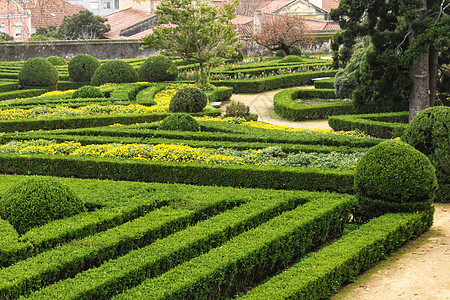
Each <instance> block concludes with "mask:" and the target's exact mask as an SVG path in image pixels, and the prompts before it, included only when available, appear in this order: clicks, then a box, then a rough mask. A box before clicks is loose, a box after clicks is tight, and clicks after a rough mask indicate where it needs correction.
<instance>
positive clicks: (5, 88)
mask: <svg viewBox="0 0 450 300" xmlns="http://www.w3.org/2000/svg"><path fill="white" fill-rule="evenodd" d="M18 89H19V82H12V81H9V82H8V81H0V94H1V93H4V92H10V91H14V90H18Z"/></svg>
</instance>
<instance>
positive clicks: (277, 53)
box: [275, 50, 286, 57]
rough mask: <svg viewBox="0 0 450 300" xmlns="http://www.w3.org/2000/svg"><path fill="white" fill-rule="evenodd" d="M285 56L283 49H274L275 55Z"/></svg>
mask: <svg viewBox="0 0 450 300" xmlns="http://www.w3.org/2000/svg"><path fill="white" fill-rule="evenodd" d="M285 56H286V52H284V51H283V50H277V51H275V57H285Z"/></svg>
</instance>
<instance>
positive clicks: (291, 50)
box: [289, 46, 302, 56]
mask: <svg viewBox="0 0 450 300" xmlns="http://www.w3.org/2000/svg"><path fill="white" fill-rule="evenodd" d="M289 54H290V55H297V56H302V50H300V48H299V47H298V46H291V47H290V48H289Z"/></svg>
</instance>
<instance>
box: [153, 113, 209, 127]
mask: <svg viewBox="0 0 450 300" xmlns="http://www.w3.org/2000/svg"><path fill="white" fill-rule="evenodd" d="M158 129H161V130H177V131H200V125H199V124H198V122H197V121H196V120H195V119H194V118H193V117H192V116H190V115H188V114H171V115H169V116H167V117H166V118H165V119H164V120H162V123H161V124H160V125H159V127H158Z"/></svg>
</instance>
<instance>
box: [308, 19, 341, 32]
mask: <svg viewBox="0 0 450 300" xmlns="http://www.w3.org/2000/svg"><path fill="white" fill-rule="evenodd" d="M303 24H305V25H306V27H308V29H309V30H311V31H315V32H317V31H337V30H339V29H340V27H339V25H338V24H336V23H332V22H327V21H319V20H303Z"/></svg>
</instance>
